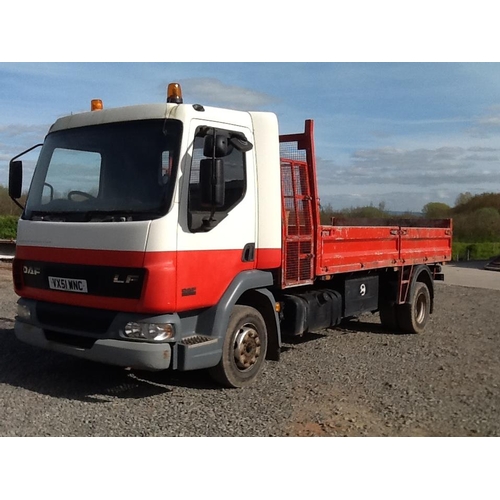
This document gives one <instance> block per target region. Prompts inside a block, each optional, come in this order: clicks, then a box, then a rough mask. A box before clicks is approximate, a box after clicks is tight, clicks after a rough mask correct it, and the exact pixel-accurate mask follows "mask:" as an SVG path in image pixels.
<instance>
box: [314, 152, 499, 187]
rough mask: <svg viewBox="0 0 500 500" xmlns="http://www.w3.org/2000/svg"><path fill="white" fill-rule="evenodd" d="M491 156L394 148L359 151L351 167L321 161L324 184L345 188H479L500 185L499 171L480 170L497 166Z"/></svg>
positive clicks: (321, 176)
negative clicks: (366, 186)
mask: <svg viewBox="0 0 500 500" xmlns="http://www.w3.org/2000/svg"><path fill="white" fill-rule="evenodd" d="M498 161H499V157H498V156H496V155H492V154H491V153H490V152H488V154H485V152H477V149H476V152H474V153H473V154H471V151H470V150H469V149H466V148H461V147H440V148H436V149H415V150H404V149H397V148H392V147H386V148H377V149H366V150H359V151H356V152H354V153H353V154H352V156H351V159H350V162H349V164H348V165H341V166H338V165H335V164H333V163H332V162H328V161H325V160H323V159H321V158H319V159H318V173H319V177H320V179H321V182H322V183H326V184H330V185H344V184H349V183H359V184H362V185H384V184H394V185H400V186H404V185H409V186H416V187H420V188H424V187H426V188H428V187H434V186H438V185H445V186H446V185H450V184H454V185H460V186H468V185H477V184H480V183H485V184H489V183H491V182H495V183H500V168H499V169H498V170H497V171H495V170H494V169H491V170H484V168H482V167H480V164H481V163H484V162H490V163H491V162H498Z"/></svg>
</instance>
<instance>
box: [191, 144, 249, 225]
mask: <svg viewBox="0 0 500 500" xmlns="http://www.w3.org/2000/svg"><path fill="white" fill-rule="evenodd" d="M203 145H204V137H198V136H197V137H195V141H194V148H193V157H192V160H191V171H190V175H189V197H188V227H189V230H190V231H191V232H193V233H195V232H199V231H210V230H211V229H213V228H214V227H215V226H216V225H217V224H218V223H219V222H220V221H222V220H223V219H224V218H225V217H226V216H227V215H228V213H229V212H230V211H231V210H232V209H233V208H234V207H235V206H236V205H238V203H239V202H240V201H241V200H242V199H243V197H244V196H245V191H246V173H245V170H246V169H245V153H243V152H241V151H238V150H237V149H236V148H234V149H233V150H232V151H231V153H230V154H229V155H227V156H225V157H224V158H223V161H224V205H223V206H222V207H217V208H215V209H210V208H209V207H206V206H204V205H202V203H201V190H200V161H201V160H203V159H204V158H206V156H204V154H203Z"/></svg>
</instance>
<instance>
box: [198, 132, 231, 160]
mask: <svg viewBox="0 0 500 500" xmlns="http://www.w3.org/2000/svg"><path fill="white" fill-rule="evenodd" d="M232 150H233V146H232V144H230V142H229V137H228V136H227V135H224V134H215V135H214V134H209V135H207V136H205V141H204V143H203V155H204V156H208V157H209V158H223V157H224V156H227V155H229V154H231V151H232Z"/></svg>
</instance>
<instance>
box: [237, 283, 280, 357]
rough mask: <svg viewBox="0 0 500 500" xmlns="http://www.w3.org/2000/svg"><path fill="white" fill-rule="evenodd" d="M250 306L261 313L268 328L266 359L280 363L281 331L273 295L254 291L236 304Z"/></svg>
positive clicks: (248, 292) (261, 290)
mask: <svg viewBox="0 0 500 500" xmlns="http://www.w3.org/2000/svg"><path fill="white" fill-rule="evenodd" d="M236 303H237V304H240V305H245V306H250V307H253V308H254V309H256V310H257V311H259V312H260V314H261V315H262V317H263V318H264V322H265V324H266V328H267V337H268V345H267V355H266V359H271V360H273V361H279V359H280V352H281V329H280V324H279V318H278V313H277V312H276V309H275V303H276V301H275V300H274V296H273V294H272V293H271V292H270V291H269V290H267V289H263V288H261V289H252V290H247V291H246V292H244V293H243V294H242V295H241V296H240V298H239V299H238V300H237V302H236Z"/></svg>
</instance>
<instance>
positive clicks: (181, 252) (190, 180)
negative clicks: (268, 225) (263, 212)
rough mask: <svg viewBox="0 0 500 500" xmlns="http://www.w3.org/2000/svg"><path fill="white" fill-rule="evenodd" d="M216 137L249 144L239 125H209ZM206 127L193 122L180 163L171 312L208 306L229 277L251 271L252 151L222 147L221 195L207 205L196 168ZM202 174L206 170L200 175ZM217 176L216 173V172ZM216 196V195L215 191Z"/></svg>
mask: <svg viewBox="0 0 500 500" xmlns="http://www.w3.org/2000/svg"><path fill="white" fill-rule="evenodd" d="M208 126H209V127H210V128H211V129H215V130H216V133H217V134H218V135H220V136H227V137H231V136H233V135H235V134H237V135H238V136H240V137H244V138H246V139H247V140H248V141H250V142H253V137H252V133H251V130H249V129H247V128H245V127H238V126H231V125H223V124H213V123H211V124H209V125H208ZM206 128H207V123H204V122H202V121H200V120H193V121H192V122H191V127H190V131H189V133H190V137H192V138H193V141H192V146H191V148H190V150H188V154H187V155H186V157H185V159H184V162H183V165H182V179H181V186H182V187H181V196H180V199H179V225H178V232H177V250H178V252H177V287H176V289H177V310H178V311H183V310H188V309H195V308H201V307H207V306H211V305H214V304H216V303H217V302H218V300H219V299H220V298H221V296H222V294H223V293H224V292H225V291H226V289H227V288H228V286H229V285H230V283H231V282H232V281H233V279H234V278H235V277H236V276H237V275H238V274H239V273H240V272H242V271H245V270H250V269H254V268H255V246H256V218H257V215H256V213H257V210H256V208H257V207H256V183H255V161H254V152H253V149H252V150H250V151H246V152H245V151H240V150H238V149H237V148H235V147H229V148H228V154H226V155H225V156H222V157H221V158H220V159H221V160H222V164H221V165H222V167H221V168H222V176H221V182H222V185H221V186H219V187H220V188H221V189H222V193H223V194H222V197H220V198H221V199H219V203H218V206H209V205H208V204H207V202H206V193H203V181H202V177H203V175H204V173H203V172H202V170H203V169H204V168H205V167H206V165H207V162H206V161H205V162H204V161H203V160H207V159H208V157H207V154H208V153H207V150H206V147H205V137H206V134H205V135H204V129H206ZM205 173H206V172H205ZM219 174H220V172H219ZM219 194H220V193H219Z"/></svg>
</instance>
